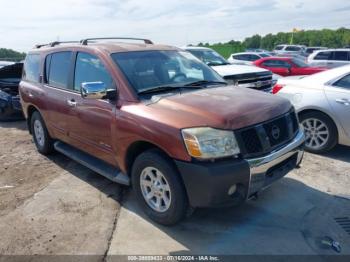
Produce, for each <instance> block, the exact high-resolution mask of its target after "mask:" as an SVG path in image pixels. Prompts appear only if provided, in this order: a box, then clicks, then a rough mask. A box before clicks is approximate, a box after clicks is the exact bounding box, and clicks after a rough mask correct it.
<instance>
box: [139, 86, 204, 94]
mask: <svg viewBox="0 0 350 262" xmlns="http://www.w3.org/2000/svg"><path fill="white" fill-rule="evenodd" d="M181 88H196V89H200V88H202V87H201V86H187V85H179V86H157V87H153V88H149V89H145V90H141V91H139V92H137V94H149V93H158V92H163V91H170V90H174V89H177V90H181Z"/></svg>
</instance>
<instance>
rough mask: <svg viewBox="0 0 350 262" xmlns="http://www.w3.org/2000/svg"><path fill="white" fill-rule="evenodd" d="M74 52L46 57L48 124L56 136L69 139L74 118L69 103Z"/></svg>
mask: <svg viewBox="0 0 350 262" xmlns="http://www.w3.org/2000/svg"><path fill="white" fill-rule="evenodd" d="M72 55H73V53H72V52H70V51H64V52H57V53H52V54H49V55H47V56H46V59H45V76H44V88H45V91H46V96H47V97H46V99H47V104H48V105H49V106H48V110H47V111H48V112H47V114H48V123H47V124H48V125H49V129H50V130H51V131H52V132H53V133H54V137H55V138H58V139H60V140H62V141H68V123H70V122H71V121H72V120H73V118H72V107H71V106H70V105H69V104H68V102H67V101H68V99H70V97H71V94H72V91H73V90H72V88H71V87H70V86H69V83H68V82H69V75H70V72H71V69H72V61H73V60H72V59H73V56H72Z"/></svg>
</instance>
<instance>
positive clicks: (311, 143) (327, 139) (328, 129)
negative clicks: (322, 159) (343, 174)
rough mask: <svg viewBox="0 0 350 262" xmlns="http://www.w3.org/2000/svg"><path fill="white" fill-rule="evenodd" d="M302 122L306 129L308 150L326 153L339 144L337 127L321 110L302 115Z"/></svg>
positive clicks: (306, 147) (306, 146)
mask: <svg viewBox="0 0 350 262" xmlns="http://www.w3.org/2000/svg"><path fill="white" fill-rule="evenodd" d="M300 122H301V124H302V126H303V128H304V130H305V136H306V138H305V149H306V150H307V151H309V152H311V153H324V152H327V151H329V150H331V149H332V148H333V147H334V146H335V145H336V144H337V141H338V132H337V127H336V125H335V124H334V122H333V121H332V119H330V118H329V117H328V116H327V115H325V114H323V113H321V112H308V113H305V114H302V115H301V116H300Z"/></svg>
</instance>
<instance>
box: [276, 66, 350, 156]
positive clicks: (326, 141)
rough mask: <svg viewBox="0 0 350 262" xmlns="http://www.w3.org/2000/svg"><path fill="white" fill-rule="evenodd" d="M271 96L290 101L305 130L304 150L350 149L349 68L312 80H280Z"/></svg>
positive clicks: (342, 68) (317, 76) (339, 68)
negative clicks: (343, 146)
mask: <svg viewBox="0 0 350 262" xmlns="http://www.w3.org/2000/svg"><path fill="white" fill-rule="evenodd" d="M273 93H275V94H277V95H279V96H282V97H285V98H287V99H289V100H290V101H291V103H292V104H293V105H294V107H295V109H296V111H297V112H298V115H299V119H300V122H301V124H302V126H303V127H304V129H305V134H306V142H305V146H306V150H308V151H310V152H313V153H323V152H326V151H328V150H330V149H332V148H333V147H334V146H335V145H336V144H337V143H339V144H342V145H347V146H350V65H348V66H343V67H338V68H335V69H331V70H328V71H324V72H321V73H317V74H314V75H311V76H305V77H298V78H295V77H293V78H288V77H285V78H283V79H280V80H279V81H278V82H277V84H276V85H275V87H274V89H273Z"/></svg>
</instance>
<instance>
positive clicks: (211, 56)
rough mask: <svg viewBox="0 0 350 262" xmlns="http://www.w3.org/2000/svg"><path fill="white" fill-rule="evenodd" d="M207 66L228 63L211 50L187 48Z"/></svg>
mask: <svg viewBox="0 0 350 262" xmlns="http://www.w3.org/2000/svg"><path fill="white" fill-rule="evenodd" d="M188 51H189V52H190V53H191V54H193V55H194V56H196V57H197V58H199V59H200V60H202V61H203V62H204V63H206V64H207V65H209V66H216V65H228V64H229V62H227V61H226V60H225V58H223V57H222V56H221V55H219V54H218V53H216V52H215V51H213V50H188Z"/></svg>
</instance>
